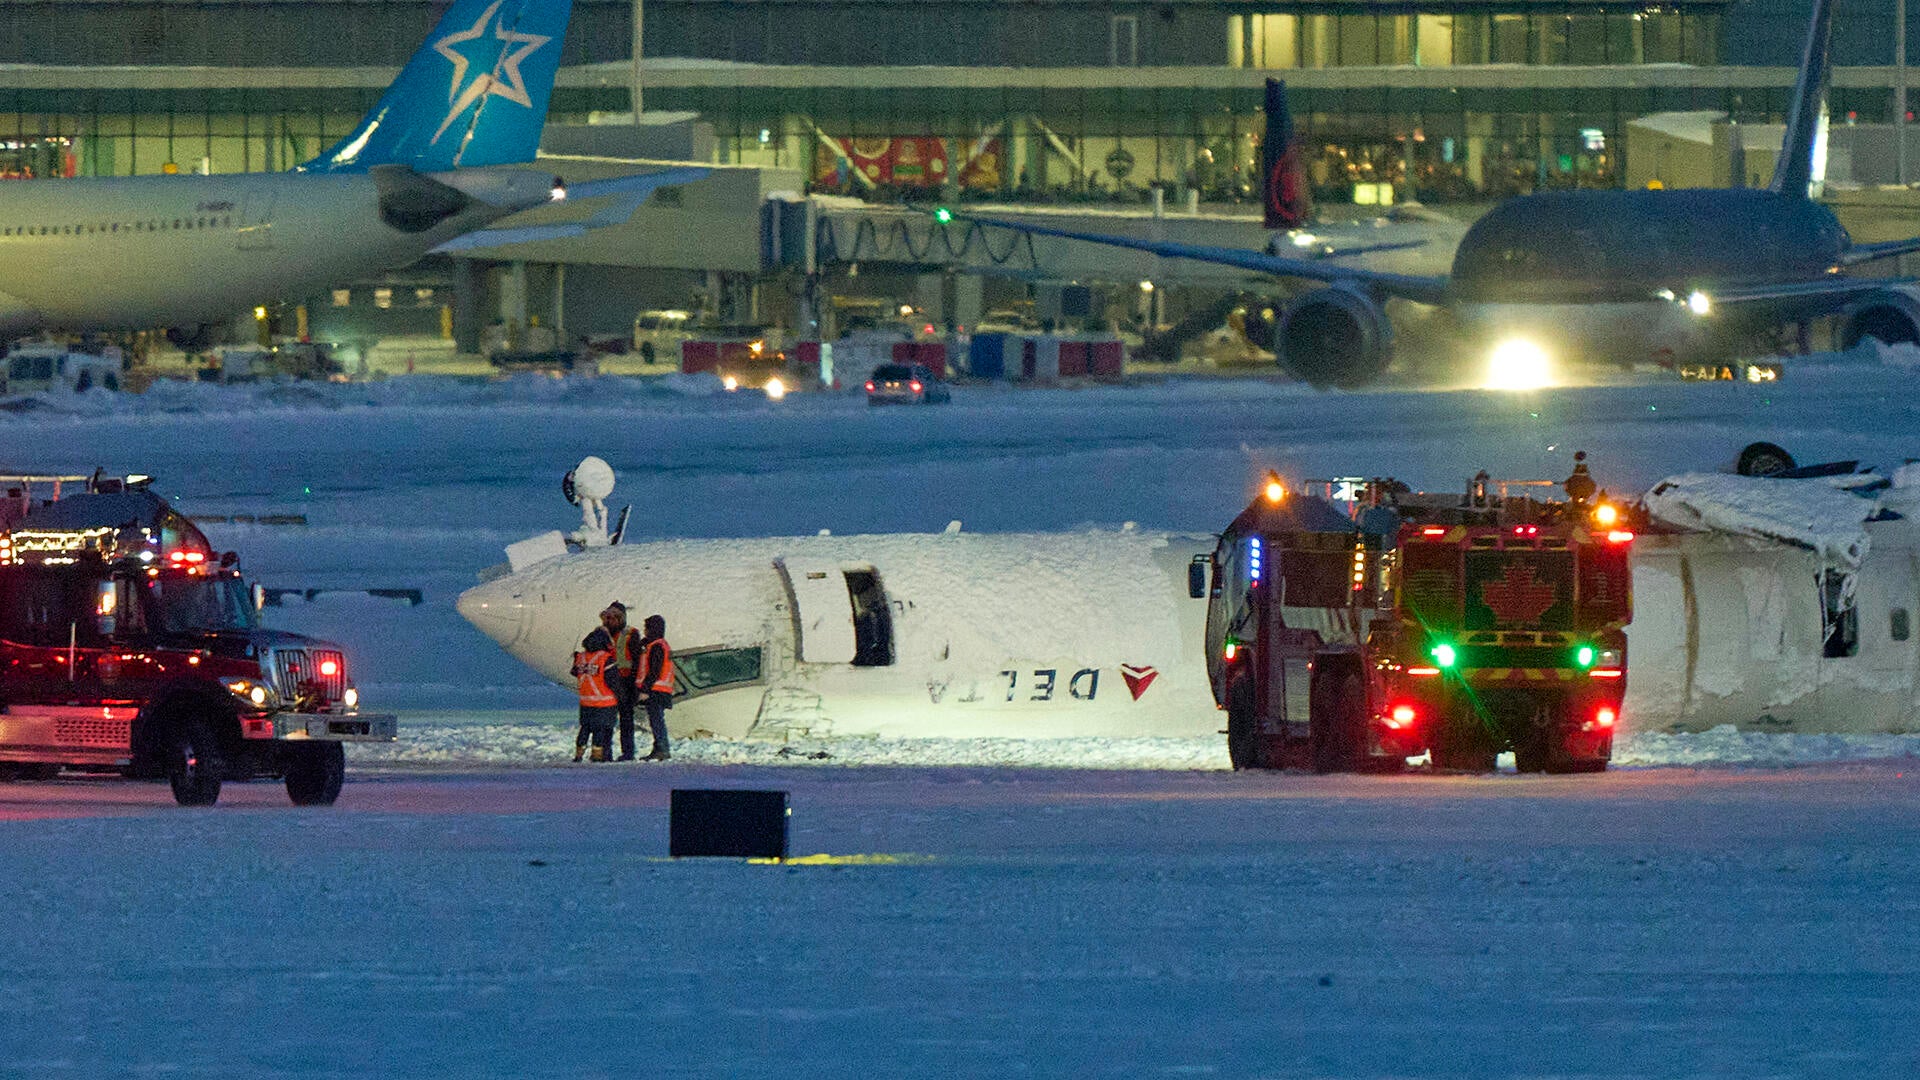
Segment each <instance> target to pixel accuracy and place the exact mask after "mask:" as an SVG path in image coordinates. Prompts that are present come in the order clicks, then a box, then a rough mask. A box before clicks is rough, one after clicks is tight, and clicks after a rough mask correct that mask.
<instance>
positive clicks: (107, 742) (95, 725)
mask: <svg viewBox="0 0 1920 1080" xmlns="http://www.w3.org/2000/svg"><path fill="white" fill-rule="evenodd" d="M131 722H132V721H131V719H130V718H126V719H118V720H115V719H109V718H107V717H102V716H58V717H55V718H54V721H53V741H55V742H57V743H59V744H60V745H61V746H101V747H125V746H126V745H127V744H128V742H129V741H130V732H129V725H130V724H131Z"/></svg>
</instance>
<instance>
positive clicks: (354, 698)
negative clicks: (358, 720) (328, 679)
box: [340, 686, 360, 709]
mask: <svg viewBox="0 0 1920 1080" xmlns="http://www.w3.org/2000/svg"><path fill="white" fill-rule="evenodd" d="M340 703H341V704H342V705H345V706H346V707H347V708H349V709H357V708H359V707H360V691H358V690H355V689H354V688H353V687H351V686H349V687H347V692H346V693H344V694H341V695H340Z"/></svg>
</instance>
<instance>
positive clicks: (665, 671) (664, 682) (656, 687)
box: [641, 638, 673, 694]
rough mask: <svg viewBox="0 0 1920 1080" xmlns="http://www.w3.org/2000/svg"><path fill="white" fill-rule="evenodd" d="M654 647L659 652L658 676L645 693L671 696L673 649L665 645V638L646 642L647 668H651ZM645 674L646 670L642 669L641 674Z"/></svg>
mask: <svg viewBox="0 0 1920 1080" xmlns="http://www.w3.org/2000/svg"><path fill="white" fill-rule="evenodd" d="M656 647H657V648H659V650H660V674H659V675H658V676H656V677H655V678H654V680H653V683H652V685H650V686H648V687H647V692H648V693H658V694H671V693H673V647H672V646H670V645H668V644H667V639H666V638H654V639H653V640H652V641H651V642H648V643H647V667H652V666H653V650H654V649H655V648H656ZM645 673H646V669H645V668H642V669H641V674H645Z"/></svg>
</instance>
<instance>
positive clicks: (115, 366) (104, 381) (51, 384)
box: [5, 343, 121, 394]
mask: <svg viewBox="0 0 1920 1080" xmlns="http://www.w3.org/2000/svg"><path fill="white" fill-rule="evenodd" d="M108 348H109V349H111V350H112V354H111V355H95V354H93V353H89V352H80V351H78V350H77V349H69V348H68V347H67V346H65V345H50V344H37V343H36V344H30V345H19V346H16V347H14V348H13V349H12V350H11V351H10V352H8V354H7V362H6V368H5V371H6V386H5V392H6V393H8V394H32V393H39V392H42V391H62V390H69V391H73V392H74V393H79V392H82V391H86V390H91V389H93V388H94V387H96V386H97V387H100V388H102V389H105V390H118V389H120V365H121V357H120V350H119V349H118V348H115V347H113V346H108Z"/></svg>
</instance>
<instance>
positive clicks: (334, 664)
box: [320, 660, 340, 678]
mask: <svg viewBox="0 0 1920 1080" xmlns="http://www.w3.org/2000/svg"><path fill="white" fill-rule="evenodd" d="M320 674H322V675H325V676H327V677H328V678H332V677H333V676H335V675H338V674H340V661H338V660H322V661H320Z"/></svg>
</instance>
